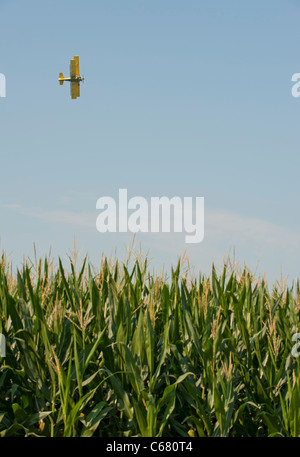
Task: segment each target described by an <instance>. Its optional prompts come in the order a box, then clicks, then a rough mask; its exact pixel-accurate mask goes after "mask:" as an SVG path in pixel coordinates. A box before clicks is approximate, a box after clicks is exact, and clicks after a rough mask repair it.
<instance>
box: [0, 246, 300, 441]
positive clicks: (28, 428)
mask: <svg viewBox="0 0 300 457" xmlns="http://www.w3.org/2000/svg"><path fill="white" fill-rule="evenodd" d="M99 264H100V266H99V268H98V270H97V269H96V268H95V267H93V266H92V265H91V264H90V263H89V262H88V260H87V257H85V258H84V259H83V260H82V261H80V262H79V259H78V257H76V256H75V258H72V257H71V256H70V257H69V260H68V264H67V266H64V265H63V262H62V260H61V259H58V262H57V265H55V263H54V261H53V260H51V259H50V258H48V257H45V258H42V259H39V260H37V261H35V262H29V261H24V263H23V264H22V266H21V268H19V269H18V270H16V272H13V269H12V267H11V264H10V263H9V262H8V260H7V258H6V256H5V253H3V254H2V257H1V263H0V333H1V334H2V335H3V336H4V337H5V342H6V355H5V357H2V358H0V436H45V437H58V436H61V437H62V436H64V437H73V436H79V437H90V436H95V437H191V436H195V437H198V436H199V437H219V436H222V437H225V436H230V437H266V436H270V437H271V436H285V437H286V436H293V437H294V436H300V408H299V406H300V382H299V379H300V371H299V359H298V358H297V357H295V356H293V355H292V348H293V345H294V344H295V343H294V342H293V340H292V336H293V334H295V333H297V332H300V325H299V313H300V284H299V283H298V282H296V283H295V284H293V286H292V287H291V288H288V287H286V285H282V284H280V283H278V284H277V283H276V284H274V285H273V286H272V290H269V289H268V286H267V283H266V281H265V280H264V279H261V278H259V279H255V277H254V276H253V275H252V274H251V272H250V271H249V270H248V269H247V268H246V267H244V268H242V269H241V270H239V269H238V268H237V267H236V266H233V265H231V264H229V263H228V262H227V263H226V262H225V263H224V265H223V266H222V267H221V268H220V272H219V273H218V272H217V269H216V267H215V266H214V265H212V269H211V273H210V274H209V275H208V276H205V275H202V274H199V275H197V276H196V275H192V274H191V273H190V270H189V269H188V268H186V267H185V264H184V262H183V260H182V259H179V261H178V264H177V265H175V266H174V267H172V268H170V274H169V276H168V275H167V274H165V273H160V274H156V273H154V272H151V269H150V266H149V262H148V260H147V258H145V259H143V258H135V259H133V260H127V261H123V262H120V261H119V260H117V259H115V260H111V259H107V258H105V257H102V259H101V262H99Z"/></svg>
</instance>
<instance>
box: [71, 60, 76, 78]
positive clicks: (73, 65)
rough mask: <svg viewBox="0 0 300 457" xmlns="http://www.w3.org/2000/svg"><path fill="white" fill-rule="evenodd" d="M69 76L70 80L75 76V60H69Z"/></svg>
mask: <svg viewBox="0 0 300 457" xmlns="http://www.w3.org/2000/svg"><path fill="white" fill-rule="evenodd" d="M70 76H71V78H73V77H75V76H76V61H75V59H73V60H70Z"/></svg>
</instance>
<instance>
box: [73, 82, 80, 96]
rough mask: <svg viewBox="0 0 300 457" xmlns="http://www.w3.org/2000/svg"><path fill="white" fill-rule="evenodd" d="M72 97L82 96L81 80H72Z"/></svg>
mask: <svg viewBox="0 0 300 457" xmlns="http://www.w3.org/2000/svg"><path fill="white" fill-rule="evenodd" d="M71 97H72V99H75V98H77V97H80V83H79V82H73V81H72V82H71Z"/></svg>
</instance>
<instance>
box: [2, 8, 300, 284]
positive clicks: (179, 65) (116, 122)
mask: <svg viewBox="0 0 300 457" xmlns="http://www.w3.org/2000/svg"><path fill="white" fill-rule="evenodd" d="M299 19H300V7H299V4H297V2H296V1H291V0H287V1H285V2H283V1H276V0H275V1H274V0H272V1H271V0H270V1H269V0H264V1H257V0H255V1H252V2H241V1H238V0H236V1H233V0H229V1H227V2H224V1H223V0H217V1H199V0H197V1H196V0H184V1H183V0H180V1H179V0H151V1H150V0H147V1H142V0H139V1H138V0H127V1H126V2H124V0H113V1H112V0H100V1H99V0H98V1H92V0H87V1H85V2H82V1H81V2H79V1H77V0H72V1H71V0H70V1H68V0H63V1H56V0H52V1H51V2H50V1H43V2H41V1H32V0H27V1H26V2H22V1H18V0H15V1H10V2H8V1H1V0H0V42H1V48H0V73H3V74H5V76H6V84H7V96H6V98H1V99H0V122H1V124H0V134H1V137H0V155H1V174H0V212H1V225H0V237H1V249H5V250H6V251H7V253H8V254H10V258H11V259H12V260H13V261H14V262H15V263H18V262H20V261H21V260H22V258H23V256H25V257H28V256H31V257H32V254H33V243H35V244H36V247H37V251H38V254H39V255H44V254H46V253H47V252H48V251H49V247H50V246H51V247H52V254H53V255H54V256H58V255H59V256H61V257H64V255H65V254H66V253H68V251H69V249H71V248H72V247H73V239H74V236H75V238H76V242H77V245H78V246H79V247H80V248H82V249H83V252H84V253H88V254H89V256H90V258H91V260H92V261H93V262H95V263H97V262H98V260H99V257H100V254H101V252H102V251H103V252H104V253H105V254H107V255H109V253H110V252H111V248H112V247H113V248H116V249H117V252H118V254H119V255H120V257H123V254H124V249H126V247H127V246H129V245H130V244H131V242H132V234H130V233H128V234H118V233H116V234H112V233H110V234H100V233H99V232H97V230H96V218H97V215H98V212H97V210H96V201H97V199H98V198H100V197H101V196H106V195H108V196H113V197H115V198H117V195H118V189H120V188H127V189H128V194H129V198H130V197H132V196H144V197H145V198H150V197H151V196H163V195H166V196H168V197H170V198H171V197H173V196H175V195H178V196H180V197H182V198H183V197H184V196H193V197H196V196H203V197H204V198H205V236H204V240H203V242H202V243H200V244H199V245H186V244H185V243H184V235H183V234H173V233H170V234H150V233H148V234H142V235H141V234H139V235H137V236H136V242H137V244H138V243H139V242H141V246H142V251H143V252H145V253H146V252H147V251H148V250H149V251H150V258H151V259H152V265H153V266H156V265H157V266H158V268H160V266H161V265H162V264H165V265H166V266H168V265H169V264H170V263H173V262H175V261H176V259H177V257H178V256H179V255H182V254H183V252H184V251H185V250H186V252H187V255H188V256H189V259H190V263H191V264H192V265H194V266H195V268H196V269H201V271H203V272H205V273H208V272H209V270H210V268H211V264H212V262H215V263H216V264H217V265H218V264H219V263H220V262H221V261H222V259H223V258H224V257H226V256H227V255H228V253H229V252H231V253H233V251H235V259H236V261H238V262H239V263H240V264H243V263H244V262H245V263H246V264H247V265H248V266H249V267H250V268H251V269H255V267H256V265H257V264H258V268H257V272H258V273H263V272H264V271H265V272H266V276H267V278H268V279H269V280H270V281H274V280H275V279H279V278H280V274H281V272H282V274H283V276H284V277H286V278H287V279H288V281H292V280H293V279H294V278H296V277H298V276H299V274H300V271H299V258H300V233H299V228H300V212H299V211H298V201H299V180H298V174H299V165H300V160H299V145H300V128H299V126H300V99H295V98H293V97H292V95H291V88H292V82H291V77H292V75H293V74H294V73H296V72H300V52H299V50H300V46H299V43H300V40H299ZM74 55H79V56H80V70H81V73H82V74H83V75H84V77H85V82H84V85H83V86H82V87H81V97H80V98H79V99H77V100H71V99H70V94H69V87H68V86H67V85H66V84H64V86H62V87H61V86H59V84H58V81H57V78H58V74H59V72H64V74H68V70H69V61H70V59H71V58H72V57H73V56H74ZM66 86H67V87H66Z"/></svg>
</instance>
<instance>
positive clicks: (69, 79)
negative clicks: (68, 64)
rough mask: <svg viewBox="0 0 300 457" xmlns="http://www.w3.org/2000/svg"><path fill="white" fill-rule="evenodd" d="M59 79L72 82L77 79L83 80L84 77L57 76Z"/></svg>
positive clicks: (77, 80)
mask: <svg viewBox="0 0 300 457" xmlns="http://www.w3.org/2000/svg"><path fill="white" fill-rule="evenodd" d="M58 80H59V81H70V82H74V83H77V82H79V81H83V80H84V78H83V77H82V76H76V77H71V76H70V77H69V78H65V77H64V78H58Z"/></svg>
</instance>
